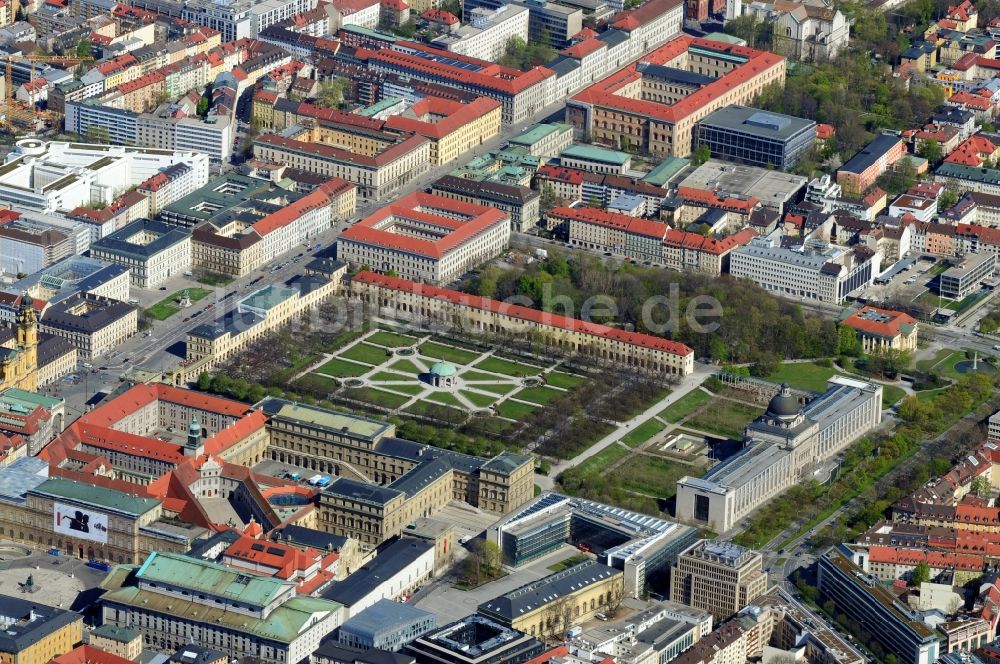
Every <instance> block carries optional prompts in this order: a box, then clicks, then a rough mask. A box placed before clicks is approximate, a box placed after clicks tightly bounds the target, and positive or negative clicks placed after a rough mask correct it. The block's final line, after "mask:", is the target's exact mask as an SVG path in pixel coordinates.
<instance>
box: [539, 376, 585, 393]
mask: <svg viewBox="0 0 1000 664" xmlns="http://www.w3.org/2000/svg"><path fill="white" fill-rule="evenodd" d="M584 380H586V379H585V378H584V377H583V376H574V375H573V374H568V373H563V372H561V371H550V372H549V373H547V374H545V382H546V383H548V384H549V385H552V386H554V387H562V388H564V389H567V390H571V389H573V388H574V387H576V386H577V385H579V384H580V383H582V382H583V381H584Z"/></svg>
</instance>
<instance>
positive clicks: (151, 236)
mask: <svg viewBox="0 0 1000 664" xmlns="http://www.w3.org/2000/svg"><path fill="white" fill-rule="evenodd" d="M90 257H91V258H96V259H97V260H103V261H108V262H109V263H118V264H119V265H124V266H126V267H127V268H128V269H129V274H130V275H131V277H132V285H133V286H136V287H138V288H156V287H157V286H159V285H160V284H162V283H163V282H164V281H166V280H167V279H169V278H170V277H171V276H176V275H178V274H181V273H183V272H185V271H186V270H188V268H189V267H190V266H191V233H190V232H189V231H187V230H185V229H183V228H178V227H177V226H172V225H170V224H168V223H165V222H162V221H153V220H151V219H140V220H139V221H136V222H134V223H132V224H129V225H128V226H126V227H125V228H123V229H121V230H120V231H117V232H115V233H112V234H111V235H108V236H107V237H103V238H101V239H99V240H97V241H95V242H92V243H91V245H90Z"/></svg>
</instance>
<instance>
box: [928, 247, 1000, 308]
mask: <svg viewBox="0 0 1000 664" xmlns="http://www.w3.org/2000/svg"><path fill="white" fill-rule="evenodd" d="M996 266H997V255H996V254H995V253H993V252H986V253H982V254H969V255H968V256H966V257H965V258H963V259H962V261H961V262H960V263H959V264H958V265H953V266H952V267H949V268H948V269H947V270H945V271H944V272H942V273H941V276H940V277H938V291H939V292H940V293H941V296H942V297H948V298H951V299H953V300H961V299H962V298H963V297H965V296H967V295H970V294H972V293H974V292H976V291H977V290H979V287H980V285H982V283H983V280H985V279H988V278H989V277H990V275H992V274H993V273H994V272H995V271H996Z"/></svg>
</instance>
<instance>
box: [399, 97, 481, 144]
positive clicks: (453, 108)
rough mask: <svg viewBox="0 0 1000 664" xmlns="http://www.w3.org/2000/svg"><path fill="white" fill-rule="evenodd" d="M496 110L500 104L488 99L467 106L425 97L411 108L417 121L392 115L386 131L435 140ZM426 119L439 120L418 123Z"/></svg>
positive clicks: (478, 98)
mask: <svg viewBox="0 0 1000 664" xmlns="http://www.w3.org/2000/svg"><path fill="white" fill-rule="evenodd" d="M498 108H500V102H498V101H496V100H495V99H490V98H489V97H477V98H476V99H473V100H472V101H471V102H469V103H467V104H463V103H461V102H457V101H453V100H451V99H442V98H440V97H424V98H423V99H421V100H420V101H418V102H417V103H415V104H413V106H411V107H410V110H411V111H412V112H413V114H414V115H416V116H418V117H416V118H411V117H408V116H405V115H391V116H389V118H388V119H387V120H386V121H385V126H386V127H387V128H389V129H395V130H397V131H409V132H413V133H414V134H419V135H421V136H426V137H427V138H430V139H433V140H438V139H441V138H444V137H445V136H448V135H449V134H452V133H454V132H456V131H459V130H461V129H462V128H463V127H465V126H466V125H468V124H470V123H471V122H473V121H475V120H477V119H479V118H481V117H483V116H484V115H486V114H487V113H490V112H492V111H494V110H496V109H498ZM427 115H430V116H436V117H438V118H439V119H438V120H436V121H434V122H431V121H429V120H421V119H419V118H421V117H424V116H427Z"/></svg>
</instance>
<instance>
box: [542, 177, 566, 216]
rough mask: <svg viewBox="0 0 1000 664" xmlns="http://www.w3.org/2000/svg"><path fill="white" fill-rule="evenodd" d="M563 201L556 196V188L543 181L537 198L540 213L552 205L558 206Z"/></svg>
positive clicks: (552, 206) (546, 210) (549, 208)
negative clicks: (539, 195)
mask: <svg viewBox="0 0 1000 664" xmlns="http://www.w3.org/2000/svg"><path fill="white" fill-rule="evenodd" d="M563 203H564V201H563V200H562V199H561V198H559V197H558V196H556V190H555V189H554V188H553V187H552V185H551V184H548V183H545V184H544V185H542V195H541V197H540V198H539V201H538V206H539V208H540V209H541V211H542V213H543V214H544V213H546V212H548V211H549V210H551V209H552V208H554V207H559V206H560V205H563Z"/></svg>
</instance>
